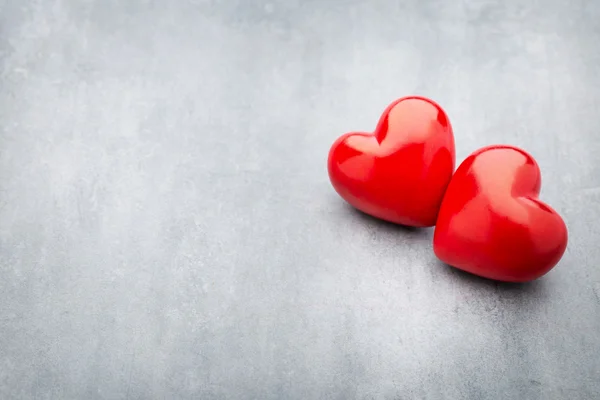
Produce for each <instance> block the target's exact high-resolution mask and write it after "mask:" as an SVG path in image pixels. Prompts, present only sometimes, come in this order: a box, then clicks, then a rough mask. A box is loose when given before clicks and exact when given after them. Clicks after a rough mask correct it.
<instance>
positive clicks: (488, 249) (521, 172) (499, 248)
mask: <svg viewBox="0 0 600 400" xmlns="http://www.w3.org/2000/svg"><path fill="white" fill-rule="evenodd" d="M541 185H542V175H541V171H540V168H539V166H538V164H537V162H536V161H535V159H534V158H533V157H532V156H531V155H530V154H529V153H527V152H526V151H524V150H522V149H519V148H516V147H514V146H507V145H495V146H494V145H492V146H487V147H485V148H482V149H480V150H477V151H475V152H474V153H473V154H471V155H470V156H469V157H467V158H466V159H465V161H463V163H462V164H461V165H460V166H459V167H458V169H457V171H456V173H455V174H454V175H453V177H452V181H451V182H450V185H449V186H448V190H447V191H446V193H445V195H444V200H443V202H442V205H441V208H440V212H439V217H438V220H437V224H436V227H435V232H434V236H433V249H434V251H435V254H436V255H437V256H438V257H439V258H440V259H441V260H442V261H444V262H446V263H448V264H450V265H452V266H454V267H457V268H460V269H462V270H464V271H466V272H470V273H472V274H475V275H478V276H482V277H485V278H489V279H495V280H499V281H505V282H527V281H531V280H534V279H538V278H540V277H541V276H543V275H545V274H546V273H548V271H550V270H551V269H552V268H553V267H554V266H555V265H556V264H557V263H558V262H559V261H560V259H561V257H562V256H563V254H564V252H565V250H566V248H567V241H568V231H567V227H566V225H565V222H564V221H563V219H562V218H561V216H560V215H559V214H558V213H557V212H556V211H555V210H553V209H552V207H550V206H549V205H547V204H545V203H543V202H542V201H541V200H540V199H539V198H538V196H539V193H540V189H541Z"/></svg>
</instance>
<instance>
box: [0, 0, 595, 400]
mask: <svg viewBox="0 0 600 400" xmlns="http://www.w3.org/2000/svg"><path fill="white" fill-rule="evenodd" d="M598 21H600V2H598V1H578V2H574V1H558V0H546V1H533V2H532V1H522V0H502V1H501V0H487V1H441V0H407V1H390V0H369V1H364V0H344V1H341V0H340V1H336V0H319V1H316V0H303V1H301V0H272V1H268V2H267V1H261V0H255V1H249V0H248V1H246V0H227V1H225V0H223V1H216V0H179V1H159V0H37V1H34V0H0V399H2V400H5V399H6V400H12V399H19V400H21V399H27V400H28V399H57V400H79V399H84V400H96V399H110V400H119V399H143V400H154V399H161V400H163V399H167V400H171V399H172V400H188V399H189V400H198V399H203V400H204V399H207V400H209V399H260V400H270V399H273V400H275V399H288V400H295V399H299V400H307V399H340V400H348V399H377V400H379V399H382V400H397V399H427V400H441V399H461V400H462V399H466V400H469V399H472V400H487V399H501V400H524V399H527V400H554V399H557V400H565V399H568V400H579V399H581V400H589V399H594V398H597V397H598V396H597V394H598V393H599V392H600V380H599V379H598V376H599V372H600V357H598V354H600V333H599V332H600V268H599V267H598V262H597V261H598V260H600V247H599V246H598V243H600V231H599V226H598V221H599V220H600V209H599V204H600V159H599V157H598V154H600V135H599V132H600V130H599V128H598V126H599V122H598V121H599V117H598V110H599V109H600V76H599V75H598V71H599V69H600V68H599V67H600V64H599V63H600V48H599V45H598V44H599V43H600V31H599V30H598ZM408 94H420V95H423V96H426V97H428V98H430V99H433V100H435V101H436V102H438V103H439V104H440V105H441V106H442V107H443V108H444V110H445V111H446V112H447V114H448V116H449V118H450V120H451V122H452V127H453V131H454V136H455V142H456V162H457V165H459V164H460V163H461V162H462V161H463V160H464V159H465V158H466V157H467V156H468V155H469V154H471V153H472V152H473V151H475V150H477V149H479V148H481V147H483V146H486V145H489V144H493V143H509V144H513V145H515V146H518V147H520V148H523V149H526V150H527V152H528V153H530V154H531V155H532V156H533V157H535V159H536V161H537V163H538V164H539V167H540V170H541V171H542V178H543V185H542V189H541V192H540V199H542V200H543V201H544V202H546V203H547V204H549V205H551V206H552V207H553V208H554V209H556V211H557V212H559V213H560V215H561V216H562V217H563V218H564V221H565V223H566V225H567V226H568V228H569V246H568V248H567V250H566V252H565V254H564V256H563V258H562V259H561V261H560V263H559V264H558V265H557V266H556V267H555V268H553V269H552V270H551V271H550V272H549V273H548V274H546V275H545V276H544V277H542V278H540V279H538V280H535V281H533V282H530V283H528V284H520V285H517V284H501V283H495V282H492V281H489V280H485V279H481V278H477V277H474V276H472V275H470V274H466V273H462V272H460V271H459V270H458V269H456V268H451V267H448V266H447V265H445V264H443V263H442V262H440V261H438V260H437V259H436V257H435V254H434V252H433V248H432V247H433V246H432V237H433V229H431V228H428V229H406V228H401V227H398V226H396V225H394V224H390V223H383V222H380V221H379V220H376V219H374V218H370V217H367V216H365V215H364V214H363V213H359V212H356V211H355V210H354V209H353V208H352V207H350V206H348V205H347V204H346V202H345V201H344V200H342V199H341V198H340V197H339V195H338V194H337V193H336V192H335V190H334V189H333V188H332V187H331V184H330V181H329V177H328V174H327V169H326V161H327V154H328V151H329V148H330V146H331V144H332V143H333V142H334V141H335V140H336V139H337V138H338V137H339V136H340V135H341V134H343V133H344V132H351V131H366V132H369V131H372V130H373V129H374V125H376V122H377V120H378V118H379V117H380V116H381V113H382V111H383V110H384V109H385V108H386V107H387V106H388V105H389V104H390V103H391V102H392V101H394V100H395V99H397V98H399V97H401V96H404V95H408Z"/></svg>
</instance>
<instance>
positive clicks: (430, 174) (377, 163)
mask: <svg viewBox="0 0 600 400" xmlns="http://www.w3.org/2000/svg"><path fill="white" fill-rule="evenodd" d="M454 160H455V153H454V136H453V133H452V126H451V125H450V121H449V119H448V116H447V115H446V113H445V112H444V110H443V109H442V108H441V107H440V106H439V105H438V104H436V103H435V102H433V101H432V100H429V99H427V98H424V97H418V96H411V97H404V98H401V99H399V100H396V101H395V102H394V103H392V104H391V105H390V106H388V108H387V109H386V110H385V111H384V113H383V115H382V116H381V118H380V120H379V123H378V125H377V127H376V129H375V132H373V133H365V132H357V133H347V134H345V135H343V136H341V137H340V138H338V139H337V140H336V141H335V143H334V144H333V145H332V147H331V149H330V151H329V159H328V170H329V178H330V180H331V183H332V185H333V187H334V189H335V190H336V191H337V193H338V194H339V195H340V196H341V197H342V198H343V199H344V200H346V201H347V202H348V203H350V204H351V205H352V206H354V207H355V208H357V209H359V210H361V211H363V212H365V213H367V214H370V215H372V216H374V217H377V218H380V219H383V220H386V221H390V222H394V223H397V224H402V225H407V226H414V227H426V226H433V225H435V221H436V218H437V214H438V211H439V207H440V203H441V201H442V198H443V195H444V191H445V190H446V187H447V185H448V183H449V182H450V178H451V177H452V172H453V171H454Z"/></svg>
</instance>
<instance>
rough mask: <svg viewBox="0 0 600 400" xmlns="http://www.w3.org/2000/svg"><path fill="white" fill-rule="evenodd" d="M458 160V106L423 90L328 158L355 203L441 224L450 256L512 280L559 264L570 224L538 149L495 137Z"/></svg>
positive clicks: (445, 257) (436, 245)
mask: <svg viewBox="0 0 600 400" xmlns="http://www.w3.org/2000/svg"><path fill="white" fill-rule="evenodd" d="M454 166H455V149H454V134H453V132H452V126H451V124H450V121H449V119H448V116H447V115H446V113H445V112H444V110H443V109H442V108H441V107H440V106H439V105H438V104H436V103H435V102H433V101H432V100H429V99H427V98H424V97H418V96H411V97H404V98H401V99H399V100H396V101H395V102H394V103H392V104H391V105H390V106H389V107H388V108H387V109H386V110H385V112H384V113H383V115H382V116H381V119H380V120H379V123H378V125H377V128H376V129H375V132H374V133H347V134H345V135H343V136H341V137H340V138H339V139H337V140H336V142H335V143H334V144H333V146H332V147H331V150H330V151H329V160H328V170H329V177H330V179H331V183H332V185H333V187H334V188H335V190H336V191H337V192H338V194H339V195H340V196H341V197H342V198H343V199H344V200H346V201H347V202H348V203H350V204H351V205H352V206H354V207H355V208H357V209H359V210H361V211H363V212H364V213H367V214H370V215H372V216H374V217H377V218H380V219H383V220H386V221H390V222H393V223H397V224H402V225H407V226H413V227H429V226H434V225H435V231H434V236H433V250H434V252H435V254H436V256H437V257H438V258H439V259H440V260H442V261H443V262H445V263H446V264H449V265H451V266H453V267H456V268H459V269H461V270H464V271H467V272H469V273H472V274H475V275H479V276H482V277H485V278H489V279H494V280H499V281H506V282H526V281H531V280H534V279H537V278H539V277H541V276H543V275H545V274H546V273H547V272H548V271H550V270H551V269H552V268H553V267H554V266H555V265H556V264H557V263H558V261H559V260H560V259H561V257H562V256H563V254H564V252H565V249H566V247H567V236H568V235H567V227H566V225H565V223H564V221H563V219H562V218H561V216H560V215H559V214H558V213H557V212H556V211H555V210H553V209H552V208H551V207H550V206H548V205H546V204H545V203H543V202H542V201H540V200H539V199H538V195H539V192H540V187H541V173H540V169H539V167H538V164H537V163H536V161H535V160H534V158H533V157H532V156H531V155H529V154H528V153H527V152H525V151H523V150H521V149H519V148H517V147H514V146H506V145H494V146H488V147H484V148H482V149H479V150H477V151H475V152H474V153H472V154H471V155H470V156H469V157H467V158H466V159H465V160H464V161H463V162H462V164H460V166H459V167H458V169H457V170H456V172H454Z"/></svg>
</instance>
